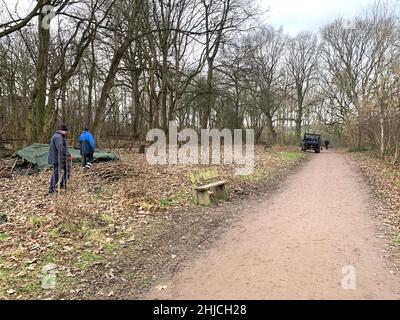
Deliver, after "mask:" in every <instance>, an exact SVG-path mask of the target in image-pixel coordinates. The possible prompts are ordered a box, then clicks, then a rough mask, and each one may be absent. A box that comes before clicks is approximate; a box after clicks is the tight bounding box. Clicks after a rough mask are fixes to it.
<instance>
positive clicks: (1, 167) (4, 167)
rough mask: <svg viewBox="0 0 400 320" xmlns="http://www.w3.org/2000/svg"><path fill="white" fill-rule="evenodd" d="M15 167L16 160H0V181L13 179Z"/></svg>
mask: <svg viewBox="0 0 400 320" xmlns="http://www.w3.org/2000/svg"><path fill="white" fill-rule="evenodd" d="M14 166H15V160H12V159H10V160H4V159H0V179H9V178H12V171H13V169H14Z"/></svg>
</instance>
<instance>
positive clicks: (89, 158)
mask: <svg viewBox="0 0 400 320" xmlns="http://www.w3.org/2000/svg"><path fill="white" fill-rule="evenodd" d="M82 159H83V161H82V167H85V168H87V169H90V167H91V166H92V163H93V153H88V154H84V155H82Z"/></svg>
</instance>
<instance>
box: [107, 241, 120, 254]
mask: <svg viewBox="0 0 400 320" xmlns="http://www.w3.org/2000/svg"><path fill="white" fill-rule="evenodd" d="M118 248H119V245H118V244H117V243H106V244H105V245H104V252H105V253H106V254H111V253H113V252H114V251H116V250H117V249H118Z"/></svg>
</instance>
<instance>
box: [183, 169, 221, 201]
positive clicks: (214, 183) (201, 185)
mask: <svg viewBox="0 0 400 320" xmlns="http://www.w3.org/2000/svg"><path fill="white" fill-rule="evenodd" d="M190 180H191V181H192V193H193V200H194V203H195V204H200V205H202V206H209V205H210V204H211V199H210V190H211V191H212V195H213V197H214V198H215V199H216V200H222V201H226V200H228V192H227V190H226V183H227V182H226V181H224V180H221V179H220V177H219V174H218V171H216V170H210V171H206V172H202V173H190Z"/></svg>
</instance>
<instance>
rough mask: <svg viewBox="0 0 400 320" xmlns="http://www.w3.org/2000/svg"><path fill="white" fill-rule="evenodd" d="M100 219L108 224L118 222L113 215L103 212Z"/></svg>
mask: <svg viewBox="0 0 400 320" xmlns="http://www.w3.org/2000/svg"><path fill="white" fill-rule="evenodd" d="M100 221H102V222H105V223H107V224H115V223H116V221H115V219H114V218H113V217H112V216H110V215H108V214H105V213H103V214H102V215H101V216H100Z"/></svg>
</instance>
